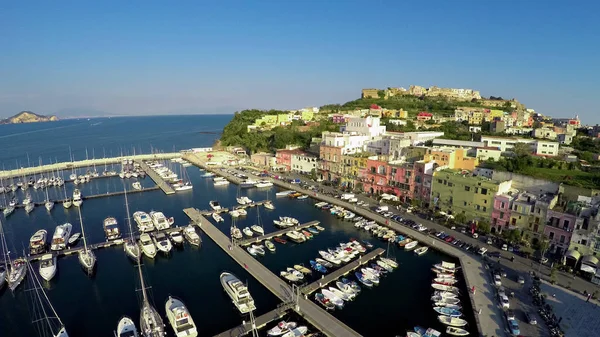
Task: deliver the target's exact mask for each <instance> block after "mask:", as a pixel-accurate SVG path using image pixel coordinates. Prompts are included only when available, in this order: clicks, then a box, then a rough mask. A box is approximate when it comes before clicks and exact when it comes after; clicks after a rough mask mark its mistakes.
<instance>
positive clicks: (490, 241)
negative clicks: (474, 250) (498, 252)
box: [486, 238, 494, 245]
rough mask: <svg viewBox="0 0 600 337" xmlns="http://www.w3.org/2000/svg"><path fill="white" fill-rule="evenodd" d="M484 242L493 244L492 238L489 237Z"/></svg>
mask: <svg viewBox="0 0 600 337" xmlns="http://www.w3.org/2000/svg"><path fill="white" fill-rule="evenodd" d="M486 243H487V244H488V245H491V244H493V243H494V242H493V241H492V239H491V238H488V239H487V241H486Z"/></svg>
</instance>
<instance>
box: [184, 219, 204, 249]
mask: <svg viewBox="0 0 600 337" xmlns="http://www.w3.org/2000/svg"><path fill="white" fill-rule="evenodd" d="M183 236H184V237H185V239H186V240H187V241H188V242H189V243H190V244H191V245H193V246H200V243H201V242H202V240H201V239H200V235H198V232H196V228H195V226H194V225H193V224H190V225H188V226H187V227H185V229H184V230H183Z"/></svg>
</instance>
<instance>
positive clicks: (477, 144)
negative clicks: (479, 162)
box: [433, 138, 484, 147]
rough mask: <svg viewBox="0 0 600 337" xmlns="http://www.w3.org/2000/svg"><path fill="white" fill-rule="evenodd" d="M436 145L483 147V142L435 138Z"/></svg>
mask: <svg viewBox="0 0 600 337" xmlns="http://www.w3.org/2000/svg"><path fill="white" fill-rule="evenodd" d="M433 144H434V145H454V146H464V147H483V146H484V143H483V142H470V141H465V140H453V139H441V138H436V139H434V140H433Z"/></svg>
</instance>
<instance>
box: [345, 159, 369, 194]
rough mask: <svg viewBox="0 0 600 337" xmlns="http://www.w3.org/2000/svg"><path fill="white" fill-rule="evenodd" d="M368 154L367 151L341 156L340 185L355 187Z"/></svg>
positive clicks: (365, 164) (364, 166) (365, 166)
mask: <svg viewBox="0 0 600 337" xmlns="http://www.w3.org/2000/svg"><path fill="white" fill-rule="evenodd" d="M368 155H369V153H358V154H354V155H344V156H342V163H343V168H342V178H341V185H342V186H348V187H350V188H354V187H356V184H357V183H358V181H359V180H360V178H361V174H362V172H364V171H365V169H366V168H367V160H368V159H369V158H368Z"/></svg>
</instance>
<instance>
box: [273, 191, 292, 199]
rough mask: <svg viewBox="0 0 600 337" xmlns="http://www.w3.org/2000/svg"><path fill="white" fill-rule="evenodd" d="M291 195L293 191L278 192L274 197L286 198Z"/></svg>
mask: <svg viewBox="0 0 600 337" xmlns="http://www.w3.org/2000/svg"><path fill="white" fill-rule="evenodd" d="M292 193H294V191H289V190H288V191H279V192H277V193H275V196H277V197H286V196H288V195H290V194H292Z"/></svg>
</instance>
